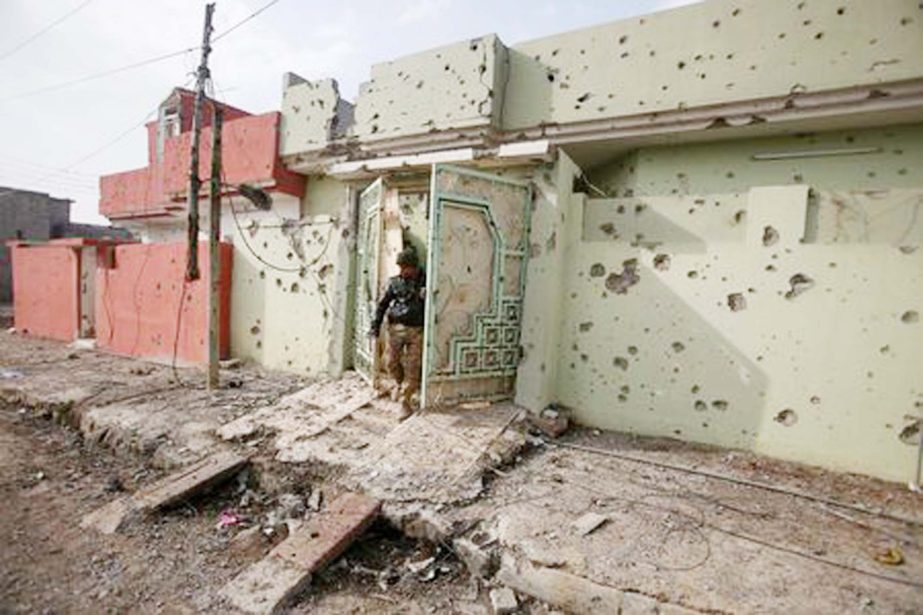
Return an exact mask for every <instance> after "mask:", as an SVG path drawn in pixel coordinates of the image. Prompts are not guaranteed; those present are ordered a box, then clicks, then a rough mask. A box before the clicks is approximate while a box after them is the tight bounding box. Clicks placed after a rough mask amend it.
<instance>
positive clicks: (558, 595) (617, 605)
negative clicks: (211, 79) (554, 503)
mask: <svg viewBox="0 0 923 615" xmlns="http://www.w3.org/2000/svg"><path fill="white" fill-rule="evenodd" d="M497 580H499V581H500V582H501V583H504V584H505V585H507V586H509V587H512V588H513V589H515V590H516V591H518V592H520V593H523V594H528V595H530V596H532V597H534V598H537V599H538V600H541V601H543V602H547V603H548V604H551V605H553V606H555V607H558V608H561V609H564V610H565V611H566V612H568V613H589V614H592V613H600V614H608V613H652V614H657V613H664V614H666V613H670V614H676V615H681V614H683V615H686V614H689V615H691V614H692V613H696V612H697V611H692V610H690V609H687V608H684V607H682V606H679V605H675V604H664V603H661V602H659V601H657V600H656V599H654V598H651V597H650V596H645V595H643V594H638V593H635V592H626V591H623V590H620V589H618V588H616V587H609V586H607V585H601V584H599V583H594V582H593V581H590V580H589V579H586V578H584V577H581V576H578V575H575V574H571V573H568V572H564V571H562V570H554V569H550V568H542V567H536V566H533V565H532V564H530V563H529V562H525V561H518V560H516V559H515V558H514V557H512V556H511V555H509V554H504V556H503V559H502V562H501V565H500V570H499V571H498V572H497Z"/></svg>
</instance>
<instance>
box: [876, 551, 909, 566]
mask: <svg viewBox="0 0 923 615" xmlns="http://www.w3.org/2000/svg"><path fill="white" fill-rule="evenodd" d="M875 561H876V562H878V563H879V564H885V565H886V566H900V565H901V564H903V563H904V553H903V552H902V551H901V550H900V548H899V547H888V548H887V549H885V550H884V551H881V552H879V553H876V554H875Z"/></svg>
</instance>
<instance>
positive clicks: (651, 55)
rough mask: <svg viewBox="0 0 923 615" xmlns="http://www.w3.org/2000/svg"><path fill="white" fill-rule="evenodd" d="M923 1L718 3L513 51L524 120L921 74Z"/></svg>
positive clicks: (509, 116) (576, 117)
mask: <svg viewBox="0 0 923 615" xmlns="http://www.w3.org/2000/svg"><path fill="white" fill-rule="evenodd" d="M920 57H923V11H921V9H920V6H919V2H918V1H917V0H880V1H878V2H868V1H867V0H840V1H838V2H832V1H829V0H820V1H819V0H808V1H803V2H802V1H800V0H784V1H778V2H767V1H765V0H712V1H710V2H703V3H698V4H695V5H692V6H688V7H683V8H679V9H675V10H671V11H665V12H661V13H655V14H652V15H645V16H643V17H637V18H634V19H627V20H623V21H618V22H614V23H610V24H604V25H600V26H596V27H592V28H586V29H583V30H578V31H576V32H568V33H564V34H559V35H555V36H550V37H545V38H541V39H538V40H535V41H530V42H527V43H522V44H518V45H515V46H513V47H511V48H510V55H509V58H510V78H509V83H508V85H507V87H506V99H505V102H504V105H503V126H504V128H507V129H520V128H525V127H530V126H535V125H538V124H542V123H546V124H565V123H569V122H583V121H591V120H600V119H606V118H613V117H621V116H631V115H637V114H646V113H651V112H662V111H669V110H683V109H692V108H694V107H700V106H705V105H714V104H719V103H720V104H727V103H732V102H735V101H747V100H756V99H761V98H767V97H774V96H786V95H789V94H801V93H808V92H819V91H823V90H835V89H840V88H851V87H854V86H860V85H869V84H878V83H882V82H890V81H893V82H899V81H902V80H907V79H918V78H920V76H921V73H923V67H921V64H920V61H919V58H920Z"/></svg>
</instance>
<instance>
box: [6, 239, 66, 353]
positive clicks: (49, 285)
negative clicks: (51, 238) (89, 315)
mask: <svg viewBox="0 0 923 615" xmlns="http://www.w3.org/2000/svg"><path fill="white" fill-rule="evenodd" d="M10 248H11V249H10V252H11V254H12V261H13V310H14V313H13V320H14V324H15V326H16V329H17V330H18V331H20V332H21V333H24V334H27V335H34V336H36V337H45V338H50V339H55V340H61V341H64V342H70V341H73V340H74V339H76V338H77V337H78V336H79V333H80V252H79V251H78V250H75V249H74V248H72V247H70V246H66V245H54V244H42V245H29V244H26V243H19V244H17V243H13V244H11V246H10Z"/></svg>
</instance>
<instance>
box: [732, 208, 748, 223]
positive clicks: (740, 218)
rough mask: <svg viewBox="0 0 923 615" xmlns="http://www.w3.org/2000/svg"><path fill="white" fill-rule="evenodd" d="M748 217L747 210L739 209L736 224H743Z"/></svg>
mask: <svg viewBox="0 0 923 615" xmlns="http://www.w3.org/2000/svg"><path fill="white" fill-rule="evenodd" d="M746 217H747V212H746V210H743V209H738V210H737V211H736V212H734V224H740V223H741V222H743V221H744V219H745V218H746Z"/></svg>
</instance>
